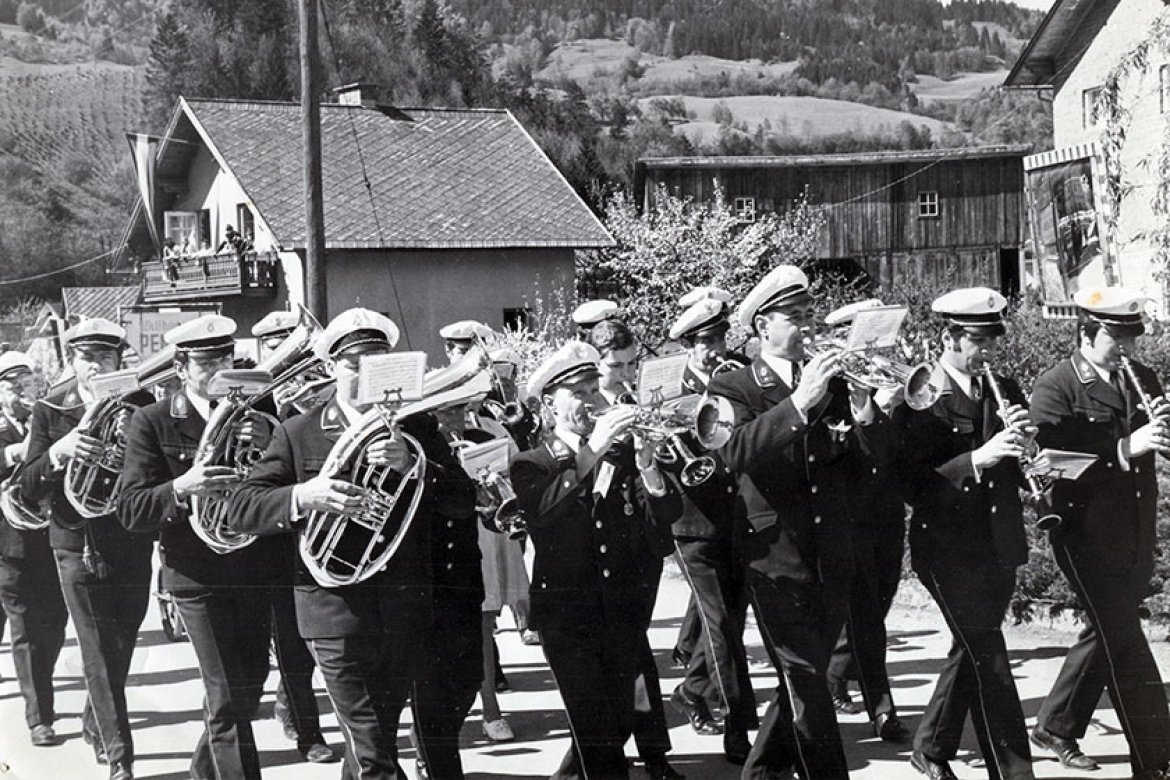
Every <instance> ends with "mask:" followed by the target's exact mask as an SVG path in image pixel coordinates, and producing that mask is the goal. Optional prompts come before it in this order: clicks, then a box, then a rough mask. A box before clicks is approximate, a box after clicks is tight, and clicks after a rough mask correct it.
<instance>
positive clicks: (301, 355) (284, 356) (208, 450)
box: [188, 306, 321, 555]
mask: <svg viewBox="0 0 1170 780" xmlns="http://www.w3.org/2000/svg"><path fill="white" fill-rule="evenodd" d="M320 333H321V325H320V323H318V322H317V320H316V318H315V317H313V315H312V314H310V313H309V311H308V309H306V308H305V307H303V306H302V307H301V310H300V320H299V322H298V323H297V326H296V327H295V328H294V329H293V331H292V332H291V333H289V335H288V336H287V337H286V338H285V339H284V341H282V342H280V346H278V347H277V348H276V349H274V350H273V351H272V353H271V354H270V355H268V357H266V358H265V359H264V360H262V361H260V363H258V364H257V365H256V368H255V369H249V370H239V371H237V370H228V371H220V372H219V373H218V374H216V375H215V377H213V378H212V380H211V381H212V385H213V386H217V387H219V388H222V389H223V391H224V392H225V395H226V398H225V399H224V401H223V402H222V403H220V404H219V406H217V407H216V408H215V411H213V412H212V413H211V419H209V420H208V421H207V426H206V427H205V428H204V429H203V435H202V436H201V437H200V439H199V447H198V449H197V450H196V451H195V457H194V458H193V459H192V463H191V465H192V467H194V466H230V467H231V468H232V469H234V470H235V472H236V474H237V475H238V476H239V477H240V478H241V479H243V478H244V477H247V476H248V474H250V473H251V471H252V468H253V467H254V466H255V465H256V463H257V462H259V460H260V458H262V457H263V456H264V449H265V447H266V446H267V442H268V441H269V440H270V439H271V435H272V433H273V432H274V431H275V430H276V428H277V426H279V425H280V421H279V420H277V419H276V418H275V417H273V416H272V415H270V414H267V413H265V412H260V411H258V410H256V409H255V408H254V407H255V405H256V403H257V402H258V401H260V400H261V399H264V398H267V397H268V396H271V395H272V394H273V393H274V392H275V391H276V390H277V389H278V388H280V387H282V386H284V385H286V384H288V383H289V382H292V381H294V380H297V379H299V378H300V377H301V376H302V375H303V374H305V373H307V372H309V371H312V370H315V369H317V368H318V367H319V366H320V364H321V360H320V358H318V357H315V356H314V355H313V354H312V349H313V342H314V341H316V340H317V336H318V335H319V334H320ZM248 422H259V423H261V424H263V425H264V426H265V427H266V428H267V434H268V435H267V436H264V435H260V436H255V435H253V436H250V437H249V438H247V439H245V438H244V437H243V436H242V435H241V432H242V431H243V429H244V427H245V424H246V423H248ZM253 433H254V432H253ZM262 445H263V446H262ZM228 507H229V499H228V497H227V496H207V495H205V496H192V497H191V511H190V512H189V513H188V520H189V522H190V523H191V529H192V530H193V531H194V532H195V535H196V536H198V537H199V538H200V539H201V540H202V541H203V543H204V544H206V545H207V546H208V547H210V548H211V549H212V551H214V552H216V553H218V554H220V555H227V554H228V553H231V552H235V551H236V550H241V549H243V548H244V547H247V546H248V545H249V544H251V543H252V542H253V541H255V539H256V537H255V536H252V535H250V534H241V533H237V532H235V531H232V530H231V529H229V528H228V527H227V523H226V520H227V512H228Z"/></svg>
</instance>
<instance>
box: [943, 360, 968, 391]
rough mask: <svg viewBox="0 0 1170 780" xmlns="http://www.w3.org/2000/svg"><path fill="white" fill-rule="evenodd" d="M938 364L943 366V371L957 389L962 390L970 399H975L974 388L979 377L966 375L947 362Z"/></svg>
mask: <svg viewBox="0 0 1170 780" xmlns="http://www.w3.org/2000/svg"><path fill="white" fill-rule="evenodd" d="M938 364H939V365H940V366H942V370H943V371H946V372H947V375H948V376H949V377H950V378H951V379H952V380H953V381H954V383H955V387H957V388H959V389H960V390H962V391H963V392H964V393H965V394H966V396H967V397H968V398H974V397H975V393H974V387H975V381H976V379H977V377H974V376H972V375H970V374H964V373H963V372H962V371H960V370H959V369H957V368H955V367H954V366H952V365H951V364H950V363H948V362H947V361H945V360H940V361H938Z"/></svg>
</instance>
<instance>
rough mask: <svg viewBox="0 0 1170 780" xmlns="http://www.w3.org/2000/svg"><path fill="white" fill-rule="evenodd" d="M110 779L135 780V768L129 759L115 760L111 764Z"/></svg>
mask: <svg viewBox="0 0 1170 780" xmlns="http://www.w3.org/2000/svg"><path fill="white" fill-rule="evenodd" d="M110 780H134V770H132V769H131V768H130V762H129V761H115V762H114V763H113V764H110Z"/></svg>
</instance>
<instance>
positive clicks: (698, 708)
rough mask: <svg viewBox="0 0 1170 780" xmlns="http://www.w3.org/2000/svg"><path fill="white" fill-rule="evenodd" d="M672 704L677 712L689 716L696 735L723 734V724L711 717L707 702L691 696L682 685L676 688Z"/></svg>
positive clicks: (672, 695) (671, 699) (671, 697)
mask: <svg viewBox="0 0 1170 780" xmlns="http://www.w3.org/2000/svg"><path fill="white" fill-rule="evenodd" d="M670 703H671V704H672V705H673V706H674V708H675V709H676V710H678V711H679V712H681V713H682V714H683V715H686V716H687V720H689V721H690V722H691V728H692V729H694V731H695V733H696V734H701V735H703V736H705V737H714V736H718V735H719V734H722V733H723V724H722V723H720V722H719V721H717V720H715V718H714V717H713V716H712V715H711V710H710V709H709V708H708V707H707V702H705V701H703V700H702V699H700V698H698V697H695V696H691V695H689V694H688V693H687V692H686V691H685V690H684V689H683V687H682V684H681V683H680V684H679V685H677V686H675V688H674V692H673V693H671V694H670Z"/></svg>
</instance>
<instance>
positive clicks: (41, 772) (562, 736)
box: [0, 565, 1170, 780]
mask: <svg viewBox="0 0 1170 780" xmlns="http://www.w3.org/2000/svg"><path fill="white" fill-rule="evenodd" d="M686 601H687V591H686V585H685V583H684V582H683V581H682V579H681V578H680V577H679V576H678V573H677V571H676V570H674V569H673V567H672V566H671V565H668V566H667V575H666V576H665V577H664V579H663V582H662V588H661V591H660V593H659V598H658V606H657V610H656V612H655V621H654V625H653V627H652V629H651V632H650V639H651V643H652V645H653V647H654V649H655V652H656V655H657V658H658V667H659V671H660V672H661V675H662V689H663V693H664V695H665V696H669V694H670V691H671V690H672V689H673V688H674V686H675V684H676V683H677V682H678V681H679V680H680V678H681V674H682V672H681V670H679V669H676V668H672V667H671V664H670V650H671V648H672V647H673V644H674V640H675V636H676V634H677V630H678V624H679V621H680V619H681V617H682V614H683V612H684V610H685V607H686ZM888 626H889V629H890V653H889V659H888V662H889V671H890V677H891V680H892V682H893V687H894V695H895V699H896V701H897V703H898V707H899V711H900V713H901V716H902V718H903V720H904V721H905V722H906V724H907V725H908V726H909V727H910V728H911V729H913V728H914V727H915V726H916V725H917V723H918V718H919V716H920V714H921V712H922V708H923V706H924V705H925V703H926V701H927V699H928V697H929V696H930V692H931V690H932V688H933V686H934V683H935V679H936V677H937V673H938V670H939V668H940V666H941V664H942V659H943V657H944V656H945V654H946V651H947V648H948V645H949V642H950V636H949V633H948V632H947V630H946V628H945V626H944V625H943V623H942V620H941V618H940V617H939V615H938V612H937V611H936V610H935V609H934V607H933V605H932V604H930V603H929V600H927V599H923V598H922V596H921V593H920V592H919V591H918V590H917V589H916V588H914V587H912V586H910V587H906V588H904V595H903V597H900V604H899V606H897V607H895V609H894V612H893V613H892V614H891V616H890V619H889V621H888ZM501 627H502V628H503V630H502V631H501V632H500V634H499V635H498V637H497V640H498V643H499V647H500V653H501V655H502V657H503V662H504V669H505V672H506V674H507V677H508V680H509V682H510V683H511V686H512V690H511V691H510V692H506V693H502V694H500V704H501V707H502V708H503V710H504V712H505V715H506V716H507V718H508V720H509V722H510V724H511V726H512V729H513V731H514V732H515V733H516V740H515V741H514V742H510V743H505V744H492V743H490V742H488V740H487V739H486V738H485V737H484V736H483V725H482V720H481V718H480V710H479V707H478V703H477V705H476V707H475V708H474V709H473V710H472V713H471V716H470V717H469V718H468V719H467V723H466V725H465V727H464V729H463V762H464V767H465V770H466V772H467V775H468V777H471V778H484V779H486V778H503V777H547V776H548V775H549V774H550V773H551V772H552V771H553V770H554V769H555V768H556V766H557V765H558V763H559V762H560V759H561V757H562V756H563V754H564V752H565V749H566V748H567V746H568V725H567V722H566V720H565V717H564V713H563V711H562V706H561V700H560V696H559V695H558V693H557V690H556V688H555V687H554V685H553V681H552V676H551V674H550V673H549V670H548V667H547V665H546V664H545V662H544V657H543V655H542V654H541V650H540V648H539V647H531V646H525V645H523V644H521V643H520V638H519V635H518V633H517V632H516V631H515V630H513V628H512V624H511V622H510V616H509V614H508V613H507V611H505V617H504V618H503V619H502V620H501ZM1074 630H1075V625H1074V624H1072V623H1061V624H1059V625H1048V624H1044V625H1042V626H1037V625H1032V626H1027V627H1023V628H1017V627H1011V628H1009V629H1008V632H1007V636H1008V646H1009V648H1011V654H1012V661H1013V666H1014V668H1015V672H1016V681H1017V685H1018V686H1019V690H1020V697H1021V699H1022V701H1023V704H1024V711H1025V713H1026V714H1027V715H1028V718H1029V724H1031V723H1032V719H1033V718H1034V716H1035V714H1036V711H1037V710H1038V708H1039V706H1040V703H1041V701H1042V700H1043V697H1044V696H1045V695H1046V694H1047V692H1048V688H1049V685H1050V684H1051V681H1052V679H1053V678H1054V677H1055V675H1056V672H1057V670H1058V669H1059V668H1060V664H1061V661H1062V659H1063V657H1064V649H1065V647H1066V646H1067V645H1068V644H1070V643H1071V641H1072V639H1073V636H1074V634H1073V632H1074ZM747 641H748V652H749V654H750V656H751V660H752V678H753V680H754V682H755V689H756V700H757V701H758V702H759V703H760V711H761V713H762V712H763V708H764V705H765V704H766V702H767V700H768V697H769V696H770V695H771V691H772V687H773V686H774V685H775V683H776V677H775V675H774V674H773V672H772V669H771V667H770V666H769V665H768V663H767V661H766V659H765V658H764V654H763V650H762V648H761V647H760V645H759V639H758V635H757V634H756V631H755V628H754V626H752V627H749V629H748V636H747ZM1155 653H1156V655H1157V657H1158V662H1159V666H1160V668H1161V670H1162V677H1163V679H1166V680H1170V646H1168V645H1167V644H1166V643H1164V642H1157V643H1155ZM0 674H2V675H3V677H4V679H3V682H0V724H2V727H0V760H2V761H3V763H4V767H3V768H2V769H0V777H3V778H5V780H7V778H22V779H24V780H44V779H45V778H68V779H69V780H73V779H74V778H77V779H78V780H85V779H86V778H95V779H96V778H105V777H108V770H107V769H106V767H100V766H98V765H97V764H96V763H95V762H94V759H93V753H92V751H91V750H90V748H89V747H88V746H87V745H86V744H85V743H84V742H83V741H82V740H81V733H80V729H81V726H80V714H81V709H82V706H83V703H84V695H85V688H84V684H83V681H82V678H81V659H80V656H79V654H78V650H77V645H76V642H75V641H74V640H73V638H72V635H70V637H69V639H68V642H67V645H66V647H65V650H64V652H63V653H62V655H61V659H60V661H59V663H58V665H57V678H56V679H57V711H58V718H59V719H58V721H57V723H56V729H57V732H58V734H60V735H61V736H62V737H64V738H65V740H66V741H65V743H64V744H62V745H60V746H58V747H53V748H35V747H32V746H31V745H30V744H29V741H28V732H27V729H26V728H25V725H24V715H23V699H22V698H21V696H20V692H19V690H18V687H17V684H16V681H15V680H14V679H13V669H12V658H11V654H10V652H9V650H8V645H7V643H5V644H4V645H3V646H0ZM276 681H277V677H276V674H275V672H273V674H272V675H271V676H270V677H269V680H268V685H267V687H266V692H265V696H264V701H263V703H262V704H261V720H259V721H258V722H257V723H256V724H255V732H256V739H257V741H258V743H259V746H260V750H261V760H262V763H263V766H264V776H265V777H266V778H309V777H325V778H334V777H338V776H339V775H340V771H341V766H340V764H336V763H335V764H327V765H313V764H308V763H304V762H303V761H302V760H301V757H300V755H299V754H298V753H297V752H296V750H295V749H293V745H292V744H291V743H289V742H288V741H287V740H286V739H285V738H284V736H283V735H282V734H281V730H280V727H279V726H278V725H277V723H276V722H275V721H273V720H272V719H271V717H270V716H271V712H272V692H273V690H274V689H275V685H276ZM130 684H131V687H130V689H129V692H128V696H129V702H130V713H131V719H132V723H133V728H134V740H135V745H136V749H137V753H138V760H137V762H136V763H135V767H134V768H135V774H136V776H138V777H140V778H146V777H150V778H186V777H188V772H187V767H188V762H189V756H190V750H191V748H192V747H193V746H194V745H195V742H196V740H197V739H198V736H199V733H200V731H201V730H202V723H201V710H200V708H201V699H202V690H201V686H200V682H199V674H198V670H197V669H196V667H195V656H194V654H193V652H192V650H191V647H190V645H189V644H187V643H171V642H169V641H167V639H166V637H165V636H164V635H163V632H162V630H161V628H160V623H159V616H158V613H157V611H156V610H155V609H154V605H153V603H152V609H151V612H150V614H149V615H148V617H147V620H146V623H145V624H144V626H143V630H142V635H141V639H140V641H139V645H138V649H137V651H136V652H135V655H134V665H133V671H132V674H131V677H130ZM318 701H319V703H320V705H321V709H322V711H323V712H324V713H326V714H324V715H323V717H322V726H323V731H324V733H325V737H326V739H327V740H328V741H329V743H330V744H331V745H333V746H334V747H335V748H337V749H338V751H339V753H340V749H341V746H342V740H341V735H340V732H339V730H338V728H337V722H336V720H335V719H334V717H333V715H332V713H331V711H330V708H329V702H328V699H327V698H326V697H325V695H324V692H323V690H321V689H320V687H319V688H318ZM667 716H668V718H669V720H670V724H671V738H672V740H673V743H674V750H673V752H672V754H671V760H672V762H673V763H674V765H675V767H676V768H677V769H678V770H679V771H681V772H683V773H684V774H686V775H687V776H688V777H690V778H714V779H716V780H722V779H723V778H734V777H737V776H738V770H737V768H736V767H733V766H731V765H730V764H728V763H727V762H726V761H725V760H724V759H723V756H722V740H721V738H720V737H701V736H698V735H696V734H695V733H694V732H693V731H691V729H690V727H689V725H688V724H687V723H686V721H685V720H684V719H683V717H682V716H681V715H679V714H678V713H677V712H674V711H673V710H672V709H671V708H670V705H669V703H668V704H667ZM408 717H409V714H407V718H408ZM407 729H408V725H407V722H405V721H404V723H403V727H402V729H401V730H400V731H399V740H398V744H399V747H400V750H401V756H402V759H401V763H402V766H403V768H404V769H405V770H406V771H407V774H408V775H409V776H413V773H414V751H413V749H412V748H411V746H410V740H409V738H408V735H407ZM841 733H842V738H843V740H844V742H845V748H846V751H847V753H848V756H849V766H850V774H851V777H855V778H872V779H873V780H879V779H881V780H886V779H887V778H914V777H920V775H918V774H917V773H916V772H915V771H914V770H913V769H911V767H910V765H909V755H910V753H909V750H910V749H909V745H890V744H886V743H883V742H881V741H879V740H877V739H876V738H874V736H873V733H872V731H871V730H870V726H869V723H868V722H867V720H866V717H865V716H864V715H853V716H842V718H841ZM1082 747H1083V748H1084V750H1085V752H1086V753H1087V754H1089V755H1091V756H1093V757H1095V758H1097V759H1098V760H1099V761H1100V762H1101V763H1102V769H1101V770H1100V771H1098V772H1093V773H1084V772H1072V771H1070V770H1066V769H1063V768H1062V767H1061V766H1060V765H1059V764H1058V763H1057V762H1056V761H1055V760H1052V759H1048V758H1038V759H1037V760H1036V762H1035V770H1036V776H1037V777H1038V778H1094V779H1096V778H1100V779H1101V780H1104V779H1105V778H1124V777H1129V776H1130V774H1129V767H1128V761H1127V756H1128V750H1127V748H1126V745H1125V739H1124V737H1123V736H1122V734H1121V732H1120V730H1119V728H1118V725H1117V719H1116V718H1115V716H1114V714H1113V710H1112V707H1111V706H1110V704H1109V701H1108V697H1105V698H1103V700H1102V704H1101V709H1099V710H1098V712H1097V719H1096V720H1095V721H1094V723H1093V725H1092V727H1091V728H1090V730H1089V734H1088V736H1087V737H1086V739H1085V740H1083V742H1082ZM964 748H965V750H964V752H963V753H961V754H960V756H959V759H958V760H957V761H955V762H953V764H952V766H953V768H954V769H955V772H956V774H957V775H958V776H959V777H960V778H963V779H964V780H966V779H967V778H982V777H986V776H987V773H986V771H985V770H984V769H983V767H982V764H981V762H980V760H979V758H978V755H977V748H976V743H975V738H974V735H973V734H972V733H968V735H967V738H966V739H965V740H964ZM629 753H630V755H631V756H632V755H633V745H632V743H631V745H630V746H629ZM645 776H646V775H645V773H644V772H643V771H642V770H641V769H640V768H635V769H634V770H632V772H631V778H634V779H635V780H636V779H637V778H640V777H645Z"/></svg>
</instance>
